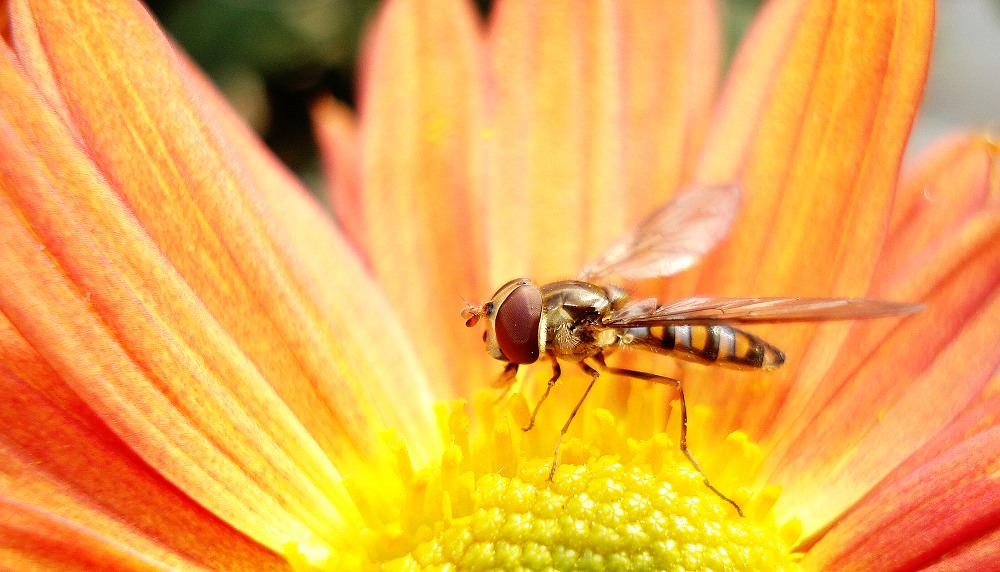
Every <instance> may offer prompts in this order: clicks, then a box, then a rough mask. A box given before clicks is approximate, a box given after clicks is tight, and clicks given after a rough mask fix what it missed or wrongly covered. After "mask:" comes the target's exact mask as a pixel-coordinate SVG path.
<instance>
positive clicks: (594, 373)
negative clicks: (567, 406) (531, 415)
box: [549, 360, 601, 482]
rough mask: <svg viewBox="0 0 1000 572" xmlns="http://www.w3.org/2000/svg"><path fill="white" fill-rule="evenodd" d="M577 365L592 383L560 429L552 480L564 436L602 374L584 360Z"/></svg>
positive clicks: (550, 476)
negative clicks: (588, 376)
mask: <svg viewBox="0 0 1000 572" xmlns="http://www.w3.org/2000/svg"><path fill="white" fill-rule="evenodd" d="M577 365H579V366H580V369H582V370H583V371H584V372H586V373H587V374H588V375H590V385H588V386H587V389H585V390H584V392H583V395H582V396H580V401H577V402H576V407H574V408H573V411H570V413H569V419H567V420H566V423H565V424H563V426H562V429H560V430H559V438H558V439H556V451H555V453H553V455H552V468H551V469H549V481H550V482H551V481H552V478H553V477H554V476H555V475H556V467H557V466H559V447H561V446H562V440H563V437H565V436H566V432H567V431H569V424H570V423H572V422H573V418H574V417H576V412H577V411H579V410H580V407H581V406H582V405H583V402H584V401H586V399H587V395H589V394H590V390H591V389H593V388H594V383H595V382H596V381H597V378H598V377H601V374H600V373H598V371H597V370H596V369H594V368H592V367H590V366H589V365H587V363H586V362H584V361H583V360H581V361H578V362H577Z"/></svg>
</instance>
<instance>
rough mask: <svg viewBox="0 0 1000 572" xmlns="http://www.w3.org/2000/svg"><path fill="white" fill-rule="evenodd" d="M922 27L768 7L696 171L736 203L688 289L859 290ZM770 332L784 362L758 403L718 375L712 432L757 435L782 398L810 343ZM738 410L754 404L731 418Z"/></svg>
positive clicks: (857, 10) (886, 194) (922, 12)
mask: <svg viewBox="0 0 1000 572" xmlns="http://www.w3.org/2000/svg"><path fill="white" fill-rule="evenodd" d="M932 29H933V3H932V2H929V1H920V2H910V1H896V2H847V1H845V2H837V3H823V2H818V3H817V2H812V3H805V2H795V1H778V2H773V3H770V4H768V6H767V8H765V10H764V12H763V14H762V15H761V16H760V17H759V18H758V20H757V21H756V22H755V25H754V28H753V29H752V30H751V33H750V34H749V36H748V38H747V40H746V41H745V43H744V45H743V47H742V48H741V50H740V53H739V55H738V56H737V58H736V60H735V62H734V64H733V67H732V70H731V73H730V77H729V82H728V84H727V86H726V88H725V90H724V91H723V94H722V99H721V105H720V109H719V113H718V114H717V116H716V117H715V120H714V122H713V126H712V127H711V129H710V132H709V136H708V139H707V141H706V144H705V149H706V152H705V155H704V157H703V160H702V162H701V164H700V166H699V168H698V170H697V172H696V177H697V178H698V179H699V180H701V181H704V182H716V183H722V182H730V181H734V180H735V181H738V182H740V184H741V185H742V187H743V190H744V192H745V198H744V209H743V213H742V215H741V216H740V218H739V219H738V220H737V223H736V225H735V227H734V229H733V233H732V235H731V237H730V239H729V241H728V243H727V244H728V245H729V246H724V247H723V248H722V249H720V251H718V252H716V253H715V255H712V256H709V257H708V258H707V259H706V261H705V262H704V263H703V264H702V265H701V266H700V270H701V279H700V283H699V290H701V291H702V292H704V293H710V294H722V295H748V294H749V295H799V296H829V295H835V296H857V295H861V294H863V293H864V292H865V290H866V289H867V286H868V282H869V280H870V278H871V275H872V272H873V269H874V266H875V263H876V260H877V257H878V253H879V248H878V246H879V245H880V244H881V242H882V240H883V236H884V233H885V228H886V226H887V224H888V218H889V206H890V204H891V200H892V194H893V189H894V186H895V181H896V176H897V171H898V168H899V162H900V158H901V156H902V153H903V149H904V147H905V145H906V138H907V136H908V134H909V130H910V125H911V123H912V121H913V117H914V114H915V111H916V107H917V104H918V103H919V99H920V95H921V92H922V89H923V81H924V78H925V76H926V69H927V61H928V58H929V53H930V41H931V33H932ZM771 331H772V330H766V331H765V333H769V332H771ZM773 331H775V332H776V334H775V335H774V336H770V337H772V338H773V340H774V342H776V343H777V344H778V345H779V346H780V347H782V348H783V349H784V350H785V351H786V353H787V354H788V356H789V363H788V364H787V365H786V366H785V368H784V369H783V370H782V371H781V372H778V373H777V374H776V375H772V376H769V377H768V380H767V382H766V383H767V386H768V387H767V388H766V391H765V392H763V395H761V392H760V386H759V385H758V386H756V387H750V384H746V383H731V380H730V379H729V378H726V377H722V379H721V381H720V382H719V384H722V385H725V386H726V387H727V391H726V392H725V394H724V395H721V392H717V393H716V395H715V399H716V401H717V403H719V405H720V406H721V407H723V408H724V409H725V408H726V406H727V404H728V408H729V409H730V411H731V413H730V415H731V416H732V418H731V419H730V420H728V421H727V420H722V421H721V423H720V425H721V426H740V427H744V428H747V429H749V430H750V431H751V433H752V434H757V433H759V432H761V431H763V430H764V429H765V428H766V426H767V424H768V423H769V420H770V419H771V418H772V417H773V414H772V411H774V410H775V409H777V408H778V406H779V404H780V403H781V402H782V400H783V399H784V398H785V393H786V391H787V388H788V385H789V381H790V379H792V376H793V374H794V372H795V369H796V365H797V362H798V360H799V359H800V356H802V355H803V354H804V349H805V348H806V347H807V346H808V345H809V344H810V343H811V342H812V340H813V332H812V329H811V328H810V327H806V326H803V327H798V328H791V329H788V328H782V329H780V330H773ZM843 335H844V330H843V329H840V330H837V329H836V328H831V329H829V330H828V331H827V332H826V333H825V336H828V337H825V341H824V345H825V346H832V347H834V348H835V347H836V345H837V340H838V338H842V337H843ZM827 342H830V343H827ZM730 387H734V388H735V390H730V389H729V388H730ZM734 394H735V395H734ZM744 403H753V405H752V406H751V407H750V408H749V410H747V411H743V410H742V404H744ZM733 404H740V405H739V406H738V407H736V406H734V405H733ZM738 409H739V410H738Z"/></svg>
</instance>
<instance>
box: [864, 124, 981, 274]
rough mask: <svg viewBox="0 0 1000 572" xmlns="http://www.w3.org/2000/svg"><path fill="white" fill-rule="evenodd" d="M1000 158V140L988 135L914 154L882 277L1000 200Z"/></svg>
mask: <svg viewBox="0 0 1000 572" xmlns="http://www.w3.org/2000/svg"><path fill="white" fill-rule="evenodd" d="M998 158H1000V145H998V144H997V143H996V142H993V141H991V140H990V139H989V137H988V136H984V135H977V134H956V135H953V136H951V137H949V138H948V139H945V140H943V141H941V142H939V143H937V144H936V145H934V146H933V147H932V148H931V149H928V150H927V151H925V152H924V153H922V154H921V156H920V157H918V158H917V159H915V160H914V162H913V166H912V167H911V168H909V169H908V170H907V172H905V173H904V176H903V177H902V181H901V184H900V188H899V193H898V194H897V201H896V204H895V205H894V208H893V218H892V224H891V226H890V234H889V240H888V241H887V243H886V248H885V251H884V252H883V253H882V258H881V260H879V264H878V277H877V278H876V282H879V281H885V280H888V279H890V277H892V276H893V275H894V274H895V273H897V272H899V271H900V270H902V269H903V267H905V266H907V265H908V264H909V263H910V261H911V259H912V255H913V253H914V252H919V251H921V250H923V249H924V248H926V247H928V246H930V244H932V243H934V242H937V241H938V240H940V239H941V236H942V235H944V234H946V233H947V232H948V231H949V229H951V228H954V227H955V226H956V225H958V224H960V223H961V222H963V221H964V220H966V219H968V218H969V217H970V216H974V215H975V213H976V212H978V211H979V210H980V209H982V208H984V207H985V206H987V205H988V204H1000V166H998Z"/></svg>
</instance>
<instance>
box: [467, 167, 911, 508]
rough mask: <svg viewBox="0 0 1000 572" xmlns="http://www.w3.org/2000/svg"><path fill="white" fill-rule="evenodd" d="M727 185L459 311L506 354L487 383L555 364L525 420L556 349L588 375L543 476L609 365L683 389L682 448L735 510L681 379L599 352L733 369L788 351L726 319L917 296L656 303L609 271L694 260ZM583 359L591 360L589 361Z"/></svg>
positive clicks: (770, 317) (679, 201)
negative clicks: (708, 471) (695, 445)
mask: <svg viewBox="0 0 1000 572" xmlns="http://www.w3.org/2000/svg"><path fill="white" fill-rule="evenodd" d="M739 203H740V191H739V188H738V187H737V186H735V185H729V186H721V187H705V186H695V187H690V188H688V189H686V190H685V191H684V192H682V193H680V194H679V195H678V196H677V197H676V198H674V200H673V201H671V202H669V203H667V204H666V205H664V206H662V207H660V208H659V209H657V210H655V211H654V212H653V213H652V214H650V215H649V216H648V217H647V218H646V219H645V220H643V221H642V222H641V223H640V224H639V225H638V226H636V227H635V228H634V229H632V230H631V231H629V232H628V233H627V234H625V236H623V237H622V238H621V239H619V240H618V241H617V242H615V243H614V244H613V245H612V246H611V248H609V249H608V250H607V251H605V252H604V254H603V255H601V256H600V257H599V258H597V259H596V260H594V261H593V262H591V263H590V264H588V265H586V266H585V267H584V268H583V270H582V271H581V272H580V274H579V275H578V276H577V279H576V280H562V281H558V282H551V283H549V284H543V285H541V286H538V285H536V284H534V283H533V282H532V281H531V280H530V279H528V278H518V279H516V280H511V281H510V282H507V283H506V284H504V285H503V286H501V287H500V289H499V290H497V291H496V293H495V294H494V295H493V298H492V299H491V300H490V301H489V302H486V303H485V304H483V305H482V306H472V305H471V304H467V307H466V308H465V309H464V310H463V311H462V317H463V318H465V319H466V325H467V326H469V327H472V326H475V325H476V324H477V323H478V322H479V320H480V319H481V318H484V319H485V320H484V321H485V325H486V329H485V331H484V332H483V341H484V342H485V343H486V350H487V351H488V352H489V354H490V355H491V356H493V357H494V358H496V359H498V360H500V361H503V362H506V364H507V365H506V366H505V367H504V369H503V372H502V373H501V374H500V376H499V377H498V379H497V381H496V383H495V387H498V388H507V389H509V387H510V385H511V384H512V383H513V382H514V380H515V376H516V375H517V370H518V368H519V367H520V366H521V365H522V364H530V363H534V362H536V361H538V360H539V359H540V358H541V357H542V356H543V355H544V356H545V357H546V358H547V359H548V360H549V362H550V363H551V365H552V377H551V378H550V379H549V382H548V387H547V388H546V389H545V392H544V393H543V394H542V396H541V398H540V399H539V400H538V402H537V403H536V404H535V407H534V409H533V410H532V413H531V419H530V421H529V423H528V425H527V426H526V427H522V429H523V430H524V431H528V430H530V429H531V428H532V427H533V426H534V424H535V417H536V416H537V415H538V410H539V408H540V407H541V405H542V403H544V402H545V399H546V398H547V397H548V396H549V392H550V391H551V390H552V387H553V386H554V385H555V383H556V381H557V380H558V379H559V376H560V375H561V369H560V366H559V360H565V361H569V362H573V363H575V364H576V365H577V366H578V367H579V368H580V369H582V370H583V371H584V372H585V373H586V374H587V375H589V376H590V378H591V379H590V384H589V385H588V386H587V388H586V390H584V393H583V395H582V396H581V397H580V400H579V401H578V402H577V404H576V407H574V408H573V410H572V412H571V413H570V416H569V418H568V419H567V420H566V423H565V424H564V425H563V427H562V430H561V431H560V434H559V438H558V440H557V441H556V449H555V453H554V454H553V459H552V467H551V469H550V470H549V480H552V478H553V476H554V475H555V471H556V467H557V465H558V462H559V447H560V445H561V444H562V439H563V437H564V436H565V435H566V432H567V430H568V429H569V426H570V423H572V421H573V418H574V417H575V416H576V413H577V411H579V409H580V406H581V405H583V402H584V400H586V398H587V395H588V394H589V393H590V390H591V389H592V388H593V387H594V383H595V382H596V381H597V378H598V377H599V376H600V374H599V372H598V369H600V370H602V371H605V372H607V373H610V374H614V375H620V376H624V377H631V378H635V379H643V380H647V381H651V382H655V383H661V384H668V385H672V386H673V387H674V389H675V390H676V391H677V394H678V398H679V400H680V413H681V432H680V449H681V451H683V453H684V455H685V456H686V457H687V459H688V460H689V461H690V462H691V465H692V466H693V467H694V468H695V470H697V471H698V472H699V473H700V474H701V476H702V478H703V480H704V482H705V485H706V486H707V487H708V488H709V489H711V490H712V491H713V492H714V493H715V494H717V495H718V496H719V497H720V498H722V499H723V500H724V501H726V502H728V503H729V504H731V505H732V506H733V507H735V508H736V511H737V512H738V513H739V514H740V516H742V515H743V511H742V510H741V509H740V507H739V506H738V505H737V504H736V503H735V502H734V501H733V500H731V499H729V498H728V497H726V496H725V495H723V494H722V493H721V492H720V491H719V490H718V489H716V488H715V487H714V486H713V485H712V484H711V483H710V482H709V480H708V477H706V476H705V473H704V472H703V471H702V470H701V466H700V465H699V464H698V462H697V461H696V460H695V458H694V456H693V455H692V454H691V451H689V450H688V447H687V404H686V402H685V400H684V389H683V387H682V384H681V381H680V380H679V379H673V378H670V377H666V376H662V375H658V374H654V373H649V372H644V371H636V370H631V369H625V368H620V367H612V366H609V365H608V364H607V363H606V362H605V355H606V354H608V353H610V352H612V351H614V350H617V349H637V350H643V351H649V352H655V353H658V354H665V355H668V356H671V357H674V358H678V359H681V360H685V361H692V362H697V363H701V364H707V365H716V366H722V367H726V368H731V369H741V370H773V369H776V368H778V367H780V366H781V364H782V363H784V361H785V355H784V354H783V353H782V351H781V350H780V349H778V348H777V347H775V346H773V345H771V344H769V343H767V342H765V341H764V340H762V339H761V338H759V337H757V336H755V335H753V334H751V333H749V332H746V331H743V330H741V329H738V328H736V327H735V326H734V324H763V323H783V322H814V321H825V320H847V319H861V318H877V317H884V316H893V315H900V314H908V313H911V312H915V311H917V310H919V309H920V306H917V305H910V304H897V303H893V302H884V301H880V300H870V299H855V298H701V297H696V298H685V299H683V300H679V301H677V302H673V303H669V304H663V305H660V304H659V303H658V302H657V301H656V299H653V298H648V299H644V300H637V301H632V300H630V299H629V296H628V294H627V292H626V291H625V290H624V289H622V288H621V287H619V286H616V285H613V284H611V283H610V280H611V279H612V278H615V277H617V278H620V279H623V280H625V281H634V280H639V279H644V278H654V277H664V276H670V275H672V274H676V273H677V272H680V271H682V270H684V269H686V268H689V267H691V266H693V265H694V264H696V263H697V262H698V261H699V260H700V259H701V258H702V257H703V256H705V254H707V253H708V252H709V251H710V250H711V249H712V248H714V247H715V246H716V245H717V244H718V243H719V242H720V241H721V240H722V239H723V238H724V237H725V236H726V234H727V233H728V232H729V229H730V227H731V226H732V224H733V221H734V220H735V218H736V213H737V211H738V209H739ZM588 360H590V361H591V362H592V364H591V363H588Z"/></svg>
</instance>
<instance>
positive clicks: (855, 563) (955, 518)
mask: <svg viewBox="0 0 1000 572" xmlns="http://www.w3.org/2000/svg"><path fill="white" fill-rule="evenodd" d="M998 459H1000V428H998V427H994V428H993V429H991V430H989V431H986V432H984V433H982V434H980V435H977V436H975V437H973V438H971V439H969V440H968V441H967V442H964V443H961V444H960V445H958V446H956V447H955V448H953V449H951V450H949V451H947V452H946V453H945V454H943V455H941V456H940V457H938V458H935V459H934V460H933V461H932V462H929V463H927V464H926V465H924V466H922V467H920V469H919V470H916V471H914V472H913V473H911V474H910V475H909V476H908V477H907V478H906V479H903V480H900V481H898V482H896V483H893V484H891V485H889V486H886V487H882V488H880V489H879V490H878V492H877V493H876V494H874V495H872V497H871V498H869V499H867V500H866V501H865V503H864V504H863V505H861V506H859V507H858V509H857V510H856V511H853V512H852V513H851V514H850V515H848V516H847V517H846V518H845V519H843V520H842V521H841V522H839V523H838V524H837V525H836V526H835V527H834V528H833V529H832V530H831V531H830V532H829V533H827V534H826V535H825V536H824V537H823V538H822V539H821V540H820V541H819V542H818V543H817V544H816V545H815V546H814V547H813V548H812V549H810V550H809V552H808V553H807V555H806V557H805V558H804V559H803V561H802V564H803V567H805V568H809V569H831V570H888V569H891V570H904V569H905V570H910V569H917V568H923V567H925V566H928V565H930V564H933V563H935V562H938V561H939V559H941V558H942V557H944V558H945V559H946V561H945V562H942V563H941V564H942V565H944V566H945V567H948V568H950V566H947V564H948V559H954V560H952V561H951V564H959V563H961V562H977V561H979V562H984V560H983V557H984V556H985V554H984V553H983V552H982V551H983V550H984V549H986V548H987V547H988V546H989V544H986V545H985V546H984V545H982V544H981V543H980V541H983V540H985V541H987V543H988V542H989V541H990V540H991V539H992V540H995V538H996V532H997V522H998V521H1000V503H997V502H995V499H996V498H998V497H1000V480H998V479H997V478H996V474H997V472H998V471H1000V461H998ZM915 532H919V535H916V536H915V534H914V533H915ZM991 537H992V538H991ZM977 545H978V550H977V549H976V548H977ZM952 551H955V552H957V554H954V553H952V554H949V553H951V552H952ZM990 551H991V552H992V553H993V554H992V556H993V559H992V560H989V561H988V562H989V564H990V565H991V566H992V565H994V564H995V563H996V561H995V557H996V554H995V545H994V546H993V547H992V550H990ZM950 569H952V568H950ZM953 569H965V570H968V569H970V568H962V567H959V568H953ZM976 569H979V568H976Z"/></svg>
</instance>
